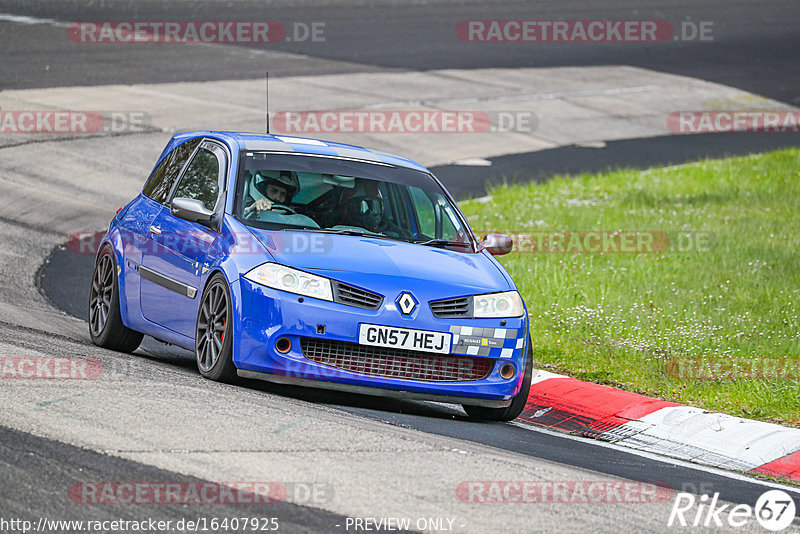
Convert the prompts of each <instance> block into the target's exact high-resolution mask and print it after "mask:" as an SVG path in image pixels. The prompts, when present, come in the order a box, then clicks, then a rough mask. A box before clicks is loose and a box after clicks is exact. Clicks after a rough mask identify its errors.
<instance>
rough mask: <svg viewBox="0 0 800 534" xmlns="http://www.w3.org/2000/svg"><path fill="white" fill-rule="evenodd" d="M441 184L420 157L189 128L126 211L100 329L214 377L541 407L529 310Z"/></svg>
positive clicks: (100, 279)
mask: <svg viewBox="0 0 800 534" xmlns="http://www.w3.org/2000/svg"><path fill="white" fill-rule="evenodd" d="M511 245H512V244H511V239H510V238H509V237H507V236H504V235H500V234H490V235H488V236H486V237H485V238H484V239H483V240H482V241H479V240H478V239H476V237H475V235H474V234H473V232H472V230H471V229H470V227H469V224H468V223H467V221H466V219H465V217H464V215H463V214H462V213H461V212H460V211H459V209H458V207H457V206H456V204H455V202H454V201H453V199H452V198H451V197H450V195H449V194H448V193H447V191H446V190H445V189H444V187H443V186H442V184H441V183H439V181H438V180H437V179H436V178H435V177H434V176H433V175H432V174H431V173H430V171H428V170H427V169H425V168H424V167H422V166H421V165H419V164H418V163H416V162H414V161H411V160H409V159H406V158H403V157H399V156H393V155H390V154H385V153H382V152H377V151H372V150H368V149H364V148H360V147H355V146H350V145H343V144H339V143H332V142H323V141H318V140H315V139H306V138H299V137H283V136H273V135H269V134H247V133H232V132H216V131H199V132H189V133H181V134H177V135H175V136H174V137H173V138H172V139H171V140H170V142H169V143H168V144H167V146H166V148H165V149H164V151H163V153H162V154H161V157H160V158H159V159H158V162H157V163H156V166H155V168H154V170H153V171H152V173H151V174H150V177H149V178H148V179H147V182H146V183H145V185H144V188H143V189H142V192H141V193H140V194H139V195H138V196H137V197H136V198H134V199H133V200H131V201H130V202H129V203H128V204H127V205H125V206H124V207H122V208H121V209H120V210H119V211H118V213H117V215H116V216H115V217H114V218H113V220H112V221H111V224H110V226H109V230H108V233H107V234H106V235H105V237H104V238H103V241H102V244H101V246H100V249H99V251H98V254H97V259H96V262H95V268H94V273H93V278H92V284H91V290H90V299H89V300H90V305H89V331H90V334H91V337H92V341H93V342H94V343H95V344H97V345H99V346H101V347H106V348H109V349H114V350H120V351H133V350H135V349H136V348H137V347H138V346H139V343H140V342H141V340H142V336H143V335H145V334H146V335H149V336H152V337H154V338H156V339H159V340H161V341H164V342H168V343H173V344H175V345H178V346H180V347H184V348H186V349H189V350H191V351H194V353H195V355H196V359H197V367H198V368H199V370H200V374H202V375H203V376H204V377H207V378H210V379H212V380H224V381H234V380H235V379H236V378H237V377H244V378H250V379H259V380H266V381H269V382H279V383H289V384H297V385H302V386H311V387H320V388H328V389H333V390H343V391H352V392H357V393H363V394H369V395H380V396H391V397H402V398H409V399H421V400H434V401H440V402H449V403H458V404H461V405H463V407H464V409H465V410H466V412H467V413H468V414H469V415H470V416H471V417H474V418H477V419H485V420H506V421H507V420H511V419H514V418H515V417H517V416H518V415H519V414H520V412H521V411H522V409H523V408H524V407H525V402H526V400H527V396H528V390H529V388H530V382H531V366H532V357H531V347H530V339H529V336H528V317H527V312H526V309H525V305H524V303H523V301H522V299H521V298H520V295H519V293H518V292H517V290H516V287H515V285H514V282H513V281H512V280H511V277H510V276H509V275H508V273H507V272H506V271H505V269H503V267H502V266H501V265H500V264H499V263H498V262H497V260H495V258H494V257H493V255H497V254H502V253H505V252H508V251H509V250H510V249H511Z"/></svg>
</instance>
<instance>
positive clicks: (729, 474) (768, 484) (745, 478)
mask: <svg viewBox="0 0 800 534" xmlns="http://www.w3.org/2000/svg"><path fill="white" fill-rule="evenodd" d="M511 424H512V425H514V426H518V427H520V428H524V429H526V430H529V431H531V432H542V433H545V434H549V435H551V436H559V437H562V438H564V439H570V440H573V441H580V442H582V443H586V444H589V445H596V446H598V447H605V448H608V449H614V450H616V451H620V452H625V453H628V454H633V455H635V456H640V457H642V458H647V459H648V460H654V461H657V462H661V463H665V464H672V465H676V466H680V467H686V468H688V469H694V470H695V471H702V472H704V473H711V474H713V475H718V476H721V477H725V478H730V479H732V480H739V481H742V482H749V483H751V484H757V485H759V486H763V487H765V488H777V489H782V490H783V491H787V492H790V493H793V494H794V495H796V496H797V497H798V498H800V488H795V487H793V486H788V485H785V484H780V483H778V482H772V481H769V480H762V479H759V478H755V477H753V476H749V475H746V474H744V473H738V472H736V471H726V470H724V469H720V468H718V467H711V466H707V465H702V464H696V463H693V462H689V461H686V460H681V459H679V458H669V457H666V456H664V455H663V454H658V453H654V452H649V451H644V450H640V449H632V448H629V447H625V446H622V445H617V444H616V443H608V442H606V441H599V440H595V439H592V438H586V437H583V436H574V435H572V434H567V433H565V432H559V431H556V430H550V429H549V428H545V427H540V426H536V425H533V424H530V423H523V422H522V421H513V422H512V423H511ZM673 489H676V488H673ZM676 491H677V489H676Z"/></svg>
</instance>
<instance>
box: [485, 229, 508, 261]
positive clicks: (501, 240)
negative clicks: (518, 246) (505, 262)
mask: <svg viewBox="0 0 800 534" xmlns="http://www.w3.org/2000/svg"><path fill="white" fill-rule="evenodd" d="M481 244H482V245H483V248H485V249H486V250H488V251H489V253H490V254H492V255H493V256H502V255H503V254H508V253H509V252H511V249H513V248H514V240H513V239H511V236H510V235H505V234H489V235H487V236H486V237H484V238H483V241H481Z"/></svg>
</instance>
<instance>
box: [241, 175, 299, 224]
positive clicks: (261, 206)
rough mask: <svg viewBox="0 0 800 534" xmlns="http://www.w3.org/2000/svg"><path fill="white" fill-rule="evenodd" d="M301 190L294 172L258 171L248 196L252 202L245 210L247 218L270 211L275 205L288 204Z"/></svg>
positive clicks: (251, 183)
mask: <svg viewBox="0 0 800 534" xmlns="http://www.w3.org/2000/svg"><path fill="white" fill-rule="evenodd" d="M299 188H300V181H299V180H298V179H297V173H295V172H293V171H258V172H257V173H255V174H254V175H253V177H252V178H251V179H250V187H249V188H248V189H249V191H248V196H249V197H250V199H251V200H252V203H251V204H249V205H248V206H247V207H246V208H245V209H244V215H245V217H249V216H251V215H257V214H259V213H261V212H263V211H270V210H272V207H273V206H274V205H275V204H279V205H284V204H288V203H290V202H291V201H292V198H294V195H295V194H296V193H297V190H298V189H299Z"/></svg>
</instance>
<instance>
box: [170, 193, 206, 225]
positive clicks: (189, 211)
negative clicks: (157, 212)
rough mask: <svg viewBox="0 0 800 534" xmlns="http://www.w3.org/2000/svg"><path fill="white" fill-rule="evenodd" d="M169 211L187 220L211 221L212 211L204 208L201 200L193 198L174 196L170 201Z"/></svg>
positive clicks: (202, 222) (201, 222)
mask: <svg viewBox="0 0 800 534" xmlns="http://www.w3.org/2000/svg"><path fill="white" fill-rule="evenodd" d="M170 213H172V214H173V215H174V216H175V217H178V218H180V219H184V220H187V221H192V222H197V223H200V224H205V223H207V222H209V221H211V217H213V216H214V212H213V211H211V210H210V209H208V208H206V206H205V204H203V202H202V201H200V200H197V199H194V198H183V197H180V198H176V199H174V200H173V201H172V207H171V208H170Z"/></svg>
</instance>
